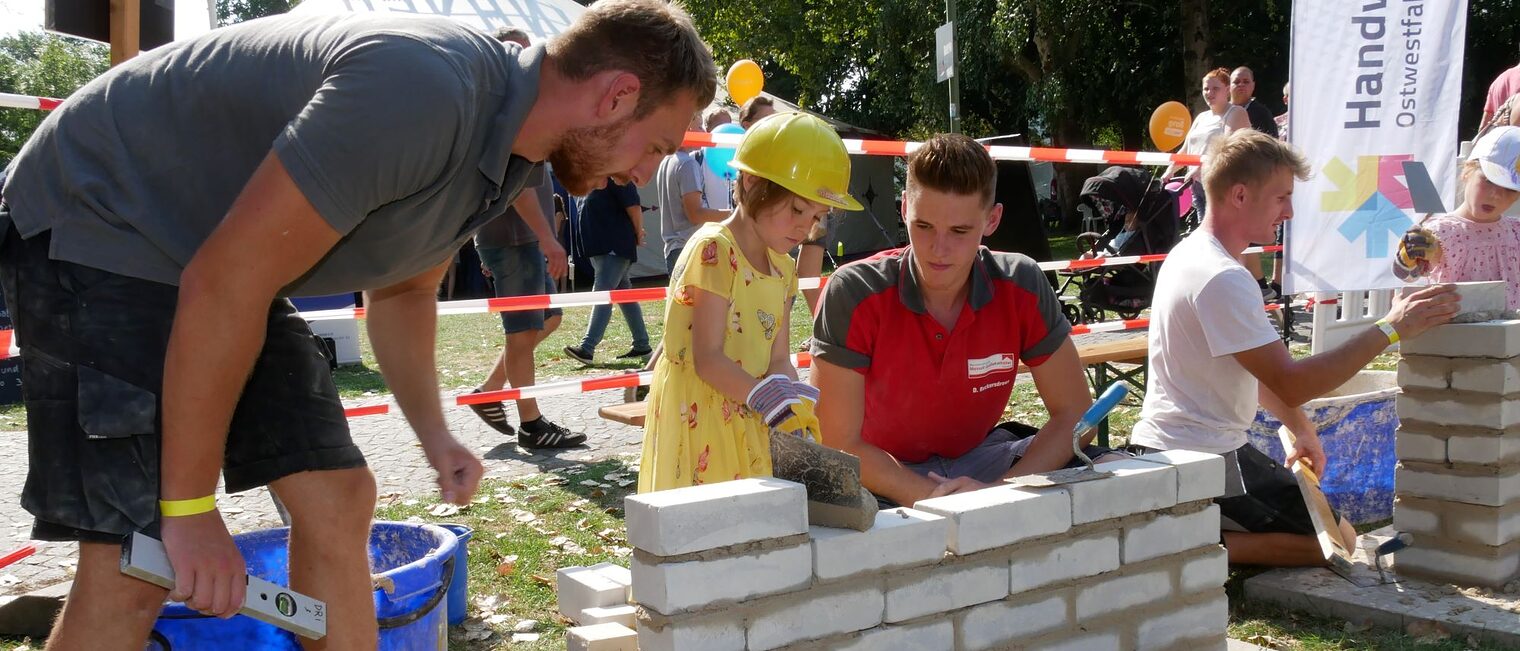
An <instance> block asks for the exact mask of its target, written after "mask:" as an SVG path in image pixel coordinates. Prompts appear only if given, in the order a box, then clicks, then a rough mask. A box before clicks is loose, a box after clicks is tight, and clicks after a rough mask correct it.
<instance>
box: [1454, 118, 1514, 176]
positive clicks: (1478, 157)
mask: <svg viewBox="0 0 1520 651" xmlns="http://www.w3.org/2000/svg"><path fill="white" fill-rule="evenodd" d="M1467 160H1475V161H1478V164H1479V165H1480V166H1481V167H1482V168H1483V176H1486V177H1488V180H1489V182H1491V183H1493V184H1494V185H1497V186H1499V187H1501V188H1509V189H1511V190H1520V127H1511V126H1503V127H1494V128H1493V129H1492V130H1490V131H1489V132H1488V133H1485V134H1483V137H1482V138H1479V139H1478V142H1476V143H1474V144H1473V148H1472V153H1470V154H1468V156H1467Z"/></svg>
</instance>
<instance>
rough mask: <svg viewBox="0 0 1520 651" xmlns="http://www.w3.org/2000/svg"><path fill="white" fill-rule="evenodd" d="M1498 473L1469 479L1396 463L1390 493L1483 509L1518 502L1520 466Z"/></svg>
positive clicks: (1519, 494)
mask: <svg viewBox="0 0 1520 651" xmlns="http://www.w3.org/2000/svg"><path fill="white" fill-rule="evenodd" d="M1502 472H1503V474H1499V475H1493V476H1477V477H1471V476H1463V475H1455V474H1446V473H1437V472H1427V471H1424V470H1416V469H1412V468H1409V467H1407V466H1405V465H1404V464H1399V467H1398V470H1396V471H1394V477H1393V481H1394V492H1395V493H1396V494H1399V495H1405V494H1408V495H1416V496H1419V497H1429V498H1433V499H1440V500H1451V501H1455V502H1464V503H1467V504H1482V505H1484V506H1504V505H1505V504H1508V503H1510V502H1514V501H1520V466H1512V467H1510V468H1509V469H1508V470H1506V471H1502Z"/></svg>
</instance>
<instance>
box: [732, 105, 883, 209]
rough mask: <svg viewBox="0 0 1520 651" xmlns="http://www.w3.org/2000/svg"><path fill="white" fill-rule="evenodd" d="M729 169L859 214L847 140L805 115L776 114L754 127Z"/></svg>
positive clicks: (805, 197)
mask: <svg viewBox="0 0 1520 651" xmlns="http://www.w3.org/2000/svg"><path fill="white" fill-rule="evenodd" d="M730 164H731V165H733V167H734V169H737V170H739V171H741V172H744V173H746V174H754V175H755V176H758V177H760V178H762V179H766V180H768V181H771V182H774V183H778V184H780V185H781V187H784V188H786V189H788V190H791V191H792V193H793V194H796V195H797V196H799V197H802V198H803V199H809V200H812V201H817V202H818V203H821V204H823V205H825V206H831V207H834V208H843V209H845V210H860V209H861V206H860V202H859V201H856V200H855V197H852V196H850V194H849V193H850V155H849V154H848V153H846V152H845V149H844V141H843V140H840V139H839V134H837V133H835V132H834V128H833V127H831V126H829V125H828V123H827V122H824V121H823V120H820V119H818V118H817V117H814V116H812V115H809V114H807V113H800V112H788V113H775V114H772V115H769V116H766V117H765V119H763V120H760V121H759V122H756V123H755V124H753V125H751V126H750V128H749V131H746V132H745V133H744V139H743V140H740V141H739V151H738V152H735V153H734V160H733V162H732V163H730Z"/></svg>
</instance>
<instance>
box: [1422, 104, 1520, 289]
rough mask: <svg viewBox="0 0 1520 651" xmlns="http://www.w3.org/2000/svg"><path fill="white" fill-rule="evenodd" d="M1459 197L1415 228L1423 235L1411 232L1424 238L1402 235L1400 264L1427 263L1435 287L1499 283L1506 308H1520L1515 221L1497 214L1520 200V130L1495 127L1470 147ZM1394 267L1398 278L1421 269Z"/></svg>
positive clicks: (1519, 224) (1519, 227)
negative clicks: (1453, 207) (1450, 208)
mask: <svg viewBox="0 0 1520 651" xmlns="http://www.w3.org/2000/svg"><path fill="white" fill-rule="evenodd" d="M1462 197H1463V200H1462V205H1461V206H1458V207H1457V209H1456V210H1454V211H1452V212H1451V213H1448V214H1444V215H1436V216H1434V217H1431V218H1430V219H1428V220H1427V221H1426V222H1425V223H1424V224H1421V227H1423V230H1424V231H1425V233H1417V231H1418V229H1414V230H1411V235H1416V234H1417V235H1425V234H1426V233H1428V236H1429V237H1428V238H1426V237H1419V236H1417V237H1414V238H1411V237H1410V236H1409V235H1406V236H1405V239H1404V246H1403V249H1402V250H1401V251H1400V256H1399V257H1400V259H1401V261H1404V262H1405V263H1406V265H1405V266H1406V267H1407V266H1411V265H1413V266H1418V267H1425V266H1426V265H1427V264H1428V273H1429V275H1430V279H1431V280H1432V281H1434V282H1437V283H1452V282H1464V281H1481V280H1503V281H1504V282H1506V283H1508V285H1509V309H1511V310H1517V309H1520V220H1515V219H1508V218H1505V217H1504V216H1503V215H1504V212H1505V211H1506V210H1509V207H1510V206H1511V205H1512V204H1514V203H1515V199H1516V198H1520V127H1511V126H1502V127H1497V128H1495V129H1493V130H1491V131H1489V132H1488V133H1486V134H1484V135H1483V137H1482V138H1479V139H1478V142H1477V143H1475V144H1474V145H1473V148H1472V153H1471V154H1470V155H1469V156H1468V157H1467V162H1465V163H1463V164H1462ZM1431 239H1433V240H1434V242H1431V241H1430V240H1431ZM1400 266H1401V265H1400V262H1395V263H1394V268H1395V272H1396V273H1398V272H1400V271H1403V272H1404V273H1400V274H1399V275H1401V276H1418V275H1422V274H1421V273H1420V272H1423V271H1425V269H1423V268H1421V269H1419V270H1418V271H1414V270H1413V269H1409V268H1406V269H1400ZM1411 279H1412V278H1411Z"/></svg>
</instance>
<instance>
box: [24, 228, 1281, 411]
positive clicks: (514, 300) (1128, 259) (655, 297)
mask: <svg viewBox="0 0 1520 651" xmlns="http://www.w3.org/2000/svg"><path fill="white" fill-rule="evenodd" d="M1281 249H1282V247H1281V246H1253V247H1251V248H1249V249H1246V250H1245V252H1246V253H1271V252H1273V251H1279V250H1281ZM1165 259H1166V254H1165V253H1160V254H1155V255H1132V256H1125V257H1119V258H1093V259H1091V260H1058V261H1054V262H1041V263H1039V264H1040V269H1041V270H1042V271H1083V270H1088V269H1096V268H1099V267H1111V266H1117V265H1126V264H1151V263H1155V262H1160V261H1162V260H1165ZM826 281H827V279H825V278H799V279H798V280H797V287H798V289H818V288H820V287H823V285H824V283H825V282H826ZM667 292H668V288H665V287H644V288H639V289H614V290H611V291H604V292H576V293H570V294H535V295H533V296H508V297H504V298H483V299H471V300H464V301H443V302H440V303H439V304H438V314H440V315H445V316H446V315H451V314H489V313H493V312H520V311H525V310H545V309H549V308H553V307H560V308H563V307H588V306H596V305H616V304H621V303H643V302H646V301H659V300H664V299H665V297H666V294H667ZM365 316H366V312H365V309H364V308H362V307H349V308H340V309H336V310H313V311H310V312H302V313H301V317H302V318H304V319H306V320H307V321H334V320H340V319H362V318H364V317H365ZM1142 320H1143V319H1142ZM1114 323H1119V322H1114ZM1078 327H1079V328H1081V327H1097V328H1103V329H1099V330H1090V331H1083V332H1111V331H1113V328H1111V327H1110V324H1108V323H1102V324H1098V325H1097V326H1078ZM1135 327H1142V328H1143V327H1145V326H1143V325H1142V326H1135ZM1120 329H1121V330H1122V329H1127V328H1120ZM12 332H13V331H12V330H9V329H0V359H6V358H9V357H14V356H16V355H18V354H20V349H19V348H17V347H16V343H15V341H14V340H13V338H12ZM1083 332H1073V334H1083ZM524 397H528V398H533V397H536V396H531V395H530V396H524ZM513 399H515V398H513ZM487 402H490V401H487ZM461 404H465V403H461Z"/></svg>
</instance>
